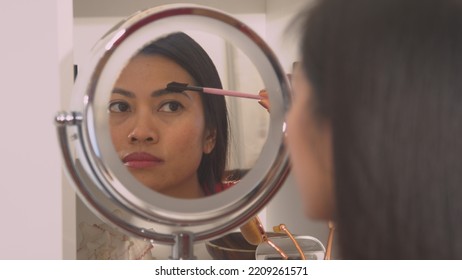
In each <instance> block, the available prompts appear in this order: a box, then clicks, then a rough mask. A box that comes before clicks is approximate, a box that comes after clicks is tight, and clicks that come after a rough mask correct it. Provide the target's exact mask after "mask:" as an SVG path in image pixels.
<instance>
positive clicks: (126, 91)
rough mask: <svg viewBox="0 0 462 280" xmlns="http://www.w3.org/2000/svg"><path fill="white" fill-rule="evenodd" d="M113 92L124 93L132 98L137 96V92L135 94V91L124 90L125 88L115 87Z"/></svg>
mask: <svg viewBox="0 0 462 280" xmlns="http://www.w3.org/2000/svg"><path fill="white" fill-rule="evenodd" d="M112 93H117V94H120V95H123V96H126V97H130V98H134V97H135V94H133V92H130V91H128V90H124V89H121V88H114V89H113V90H112Z"/></svg>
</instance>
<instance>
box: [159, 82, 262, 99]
mask: <svg viewBox="0 0 462 280" xmlns="http://www.w3.org/2000/svg"><path fill="white" fill-rule="evenodd" d="M166 89H167V90H169V91H173V92H183V91H185V90H192V91H199V92H203V93H209V94H217V95H227V96H236V97H243V98H251V99H261V97H260V96H259V95H258V94H251V93H244V92H239V91H232V90H225V89H218V88H209V87H198V86H190V85H188V84H183V83H178V82H171V83H169V84H167V87H166Z"/></svg>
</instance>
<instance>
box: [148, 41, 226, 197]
mask: <svg viewBox="0 0 462 280" xmlns="http://www.w3.org/2000/svg"><path fill="white" fill-rule="evenodd" d="M140 53H141V54H144V55H162V56H165V57H167V58H169V59H171V60H173V61H175V63H177V64H178V65H180V66H181V67H183V68H184V69H185V70H186V71H188V73H189V74H190V75H191V76H192V77H193V79H194V80H195V82H196V83H197V84H196V85H197V86H202V87H212V88H222V84H221V80H220V76H219V75H218V71H217V69H216V67H215V65H214V64H213V61H212V60H211V59H210V57H209V55H208V54H207V53H206V52H205V50H204V49H203V48H202V47H201V46H200V45H199V44H198V43H197V42H196V41H194V40H193V39H192V38H191V37H189V36H188V35H186V34H185V33H182V32H178V33H172V34H169V35H167V36H166V37H163V38H161V39H158V40H156V41H154V42H152V43H150V44H149V45H147V46H146V47H144V48H143V49H142V50H141V51H140ZM201 99H202V103H203V107H204V117H205V126H206V129H209V130H210V131H211V132H213V131H215V132H216V139H215V147H214V149H213V150H212V152H211V153H209V154H203V155H202V160H201V163H200V165H199V169H198V171H197V174H198V178H199V183H200V185H201V186H202V188H203V189H204V192H205V193H206V194H213V193H214V192H215V185H216V184H217V183H221V181H222V180H223V177H224V171H225V168H226V162H227V154H228V133H229V132H228V129H229V128H228V112H227V108H226V101H225V98H224V96H219V95H212V94H201Z"/></svg>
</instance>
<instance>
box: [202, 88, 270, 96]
mask: <svg viewBox="0 0 462 280" xmlns="http://www.w3.org/2000/svg"><path fill="white" fill-rule="evenodd" d="M202 92H205V93H210V94H217V95H227V96H236V97H243V98H251V99H261V97H260V96H259V95H258V94H251V93H244V92H239V91H232V90H225V89H218V88H207V87H205V88H203V89H202Z"/></svg>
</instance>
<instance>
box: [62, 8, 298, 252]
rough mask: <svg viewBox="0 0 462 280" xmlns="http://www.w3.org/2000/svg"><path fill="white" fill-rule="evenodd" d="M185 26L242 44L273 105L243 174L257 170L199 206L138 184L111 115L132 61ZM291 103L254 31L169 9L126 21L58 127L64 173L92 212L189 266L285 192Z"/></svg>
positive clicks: (97, 56) (109, 37)
mask: <svg viewBox="0 0 462 280" xmlns="http://www.w3.org/2000/svg"><path fill="white" fill-rule="evenodd" d="M185 27H187V28H186V29H187V30H188V33H190V34H192V35H191V36H192V37H195V36H196V35H194V34H198V33H207V34H209V35H211V36H215V37H217V38H221V40H223V42H225V43H226V42H232V44H233V45H235V46H237V49H238V51H240V52H242V53H243V54H245V56H246V57H247V58H248V59H249V61H251V62H252V65H254V66H255V69H256V71H257V72H258V74H259V76H260V77H261V81H262V85H263V86H264V88H265V89H266V90H267V92H268V95H269V100H270V101H271V110H270V111H271V112H270V113H269V115H268V118H269V125H268V127H267V131H266V132H265V133H266V141H264V143H262V145H261V148H259V149H261V153H259V154H258V156H255V160H254V161H253V162H252V164H251V166H245V168H247V167H249V168H250V167H251V168H250V169H249V170H248V172H247V173H246V175H245V176H244V177H242V179H240V180H239V181H238V182H237V183H236V184H235V185H234V186H233V187H231V188H229V189H227V190H226V191H223V192H220V193H217V194H215V195H213V196H208V197H205V198H198V199H181V198H177V197H172V196H169V195H165V194H162V193H161V192H156V191H152V190H151V189H150V188H147V187H146V185H145V184H143V183H141V182H140V181H139V180H137V179H136V178H135V176H133V174H132V173H131V172H130V171H129V170H128V169H127V167H126V166H125V165H124V163H123V161H122V160H121V157H120V155H119V154H118V153H117V152H118V151H117V147H115V146H117V145H113V143H114V142H113V137H112V136H111V125H110V113H108V111H109V110H108V108H109V106H111V105H110V104H111V96H112V94H113V92H114V88H115V85H116V83H117V81H118V78H119V77H120V75H121V73H122V72H123V69H124V68H125V67H126V66H127V65H129V62H130V61H131V59H132V58H134V57H136V55H137V54H138V53H139V51H140V50H141V49H143V47H145V46H146V45H148V44H150V43H151V42H155V41H157V40H159V39H161V38H165V37H166V36H168V35H169V34H175V33H178V32H183V31H185ZM176 82H183V81H176ZM228 89H232V88H228ZM233 90H240V89H239V88H237V89H233ZM204 94H205V93H204ZM230 98H231V97H230ZM255 102H256V101H255ZM229 103H230V104H232V101H230V102H229ZM289 103H290V94H289V84H288V81H287V78H286V75H285V73H284V71H283V70H282V68H281V67H280V65H279V63H278V61H277V59H276V57H275V55H274V54H273V53H272V51H271V50H270V48H269V47H268V46H267V45H266V44H265V42H264V41H263V40H262V39H261V38H260V37H259V36H258V35H257V34H256V33H255V32H253V31H252V30H251V29H250V28H249V27H247V26H246V25H245V24H243V23H241V22H240V21H238V20H236V19H235V18H233V17H231V16H229V15H227V14H225V13H222V12H220V11H217V10H214V9H210V8H206V7H202V6H195V5H187V6H184V5H166V6H160V7H156V8H151V9H148V10H145V11H142V12H139V13H136V14H135V15H132V16H130V17H129V18H127V19H126V20H125V21H123V22H121V23H119V24H118V25H116V26H114V28H112V29H111V30H110V31H109V32H108V33H107V34H106V35H105V36H104V37H103V38H102V39H101V40H100V41H99V42H98V43H97V45H95V47H94V49H93V53H92V57H91V60H90V61H89V62H88V65H85V66H84V67H81V68H80V71H79V76H78V79H77V82H76V86H75V91H74V93H73V100H72V104H71V108H70V110H69V111H68V112H61V113H59V114H58V115H57V117H56V124H57V129H58V134H59V138H60V144H61V149H62V151H63V155H64V159H65V165H66V169H67V171H68V173H69V175H70V178H71V179H72V181H73V182H74V184H75V186H76V190H77V192H78V194H79V195H80V197H81V198H82V200H83V201H84V202H85V203H86V204H87V205H88V206H89V207H90V208H91V209H92V210H93V211H94V212H95V214H97V215H98V216H99V217H100V218H102V219H103V220H105V221H108V222H111V223H113V224H115V225H117V226H118V227H119V228H121V229H122V230H124V231H125V232H128V233H130V234H133V235H135V236H139V237H142V238H145V239H148V240H153V241H154V242H158V243H161V244H168V245H173V252H172V258H173V259H191V258H193V257H194V254H193V252H192V244H193V243H194V242H196V241H204V240H208V239H211V238H213V237H217V236H220V235H223V234H225V233H226V232H228V231H230V230H232V229H234V228H236V227H238V226H239V225H241V224H243V223H244V222H246V221H247V220H249V219H250V218H251V217H253V216H254V215H256V214H257V213H258V212H259V210H261V209H262V207H264V206H265V205H266V204H267V203H268V202H269V200H270V199H271V198H272V197H273V196H274V194H275V193H276V192H277V190H278V188H279V187H280V186H281V184H282V182H283V181H284V179H285V177H286V176H287V172H288V158H287V154H286V151H285V148H284V141H283V139H284V133H285V124H284V115H285V112H286V110H287V108H288V106H289ZM259 109H260V110H262V109H261V108H259ZM237 113H238V112H237ZM238 145H239V143H237V146H238ZM237 160H240V159H239V157H237ZM236 166H237V168H236V169H240V168H241V167H242V165H239V164H237V165H236ZM236 166H235V167H236ZM114 209H117V211H114ZM122 217H123V218H122Z"/></svg>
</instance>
